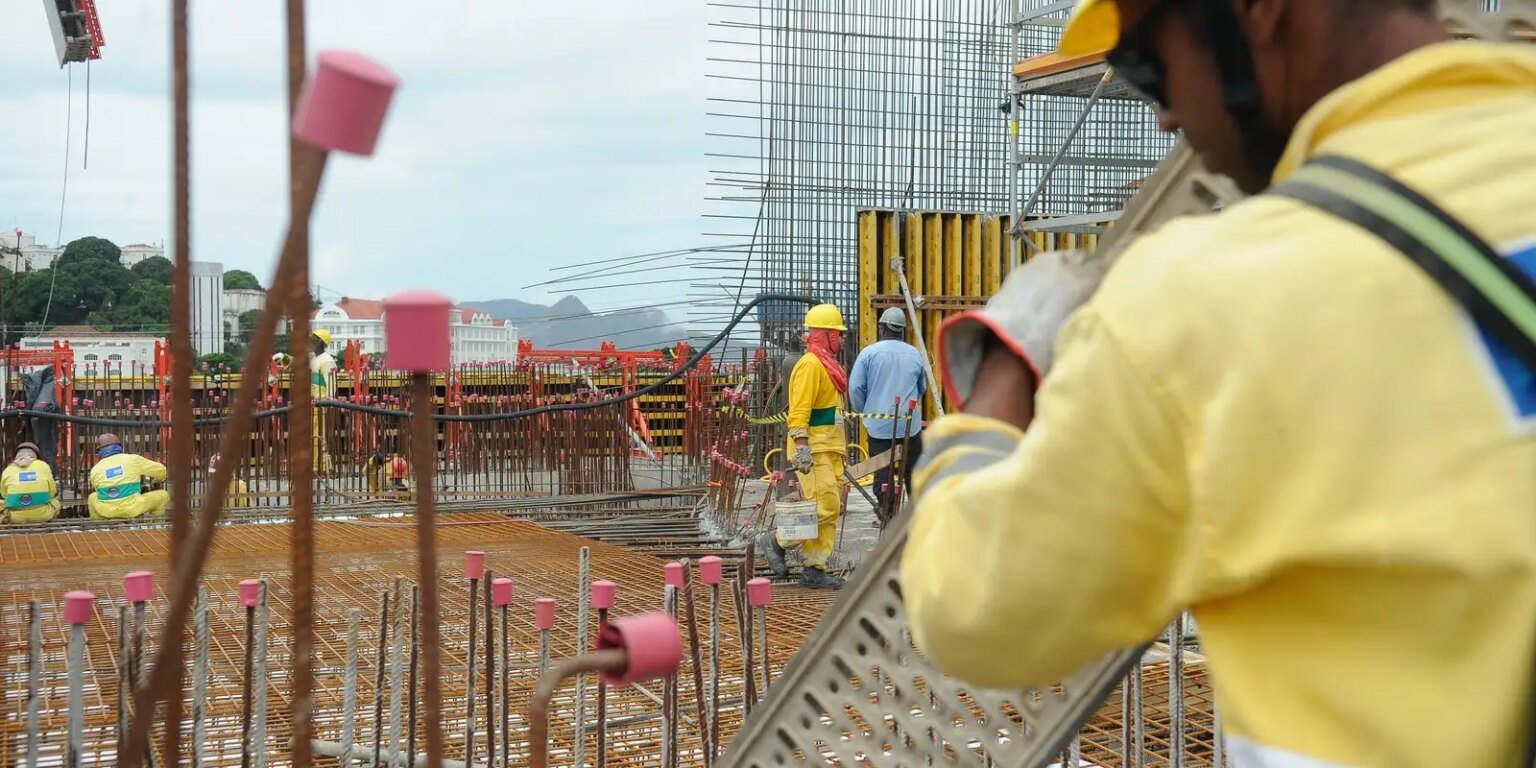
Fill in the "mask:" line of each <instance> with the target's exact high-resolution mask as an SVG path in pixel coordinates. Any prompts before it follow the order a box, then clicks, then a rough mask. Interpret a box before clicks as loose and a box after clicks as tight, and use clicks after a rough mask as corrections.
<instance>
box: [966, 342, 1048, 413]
mask: <svg viewBox="0 0 1536 768" xmlns="http://www.w3.org/2000/svg"><path fill="white" fill-rule="evenodd" d="M1035 386H1036V382H1035V374H1034V372H1033V371H1031V370H1030V369H1029V364H1028V363H1026V362H1024V360H1023V359H1022V358H1020V357H1019V356H1018V355H1016V354H1014V353H1013V352H1012V351H1011V350H1009V349H1008V348H1007V347H1006V346H1004V345H1003V344H1002V343H1001V342H998V343H993V344H991V345H990V349H989V351H988V352H987V355H986V357H985V358H983V359H982V363H981V368H980V369H979V370H978V371H977V374H976V386H975V389H974V390H973V391H972V392H971V399H969V400H967V401H966V402H965V412H966V413H969V414H972V415H975V416H986V417H988V418H992V419H997V420H998V421H1004V422H1007V423H1008V424H1010V425H1012V426H1014V427H1017V428H1019V429H1023V428H1025V427H1026V426H1029V422H1030V420H1031V419H1032V418H1034V415H1035Z"/></svg>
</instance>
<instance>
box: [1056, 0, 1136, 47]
mask: <svg viewBox="0 0 1536 768" xmlns="http://www.w3.org/2000/svg"><path fill="white" fill-rule="evenodd" d="M1119 42H1120V3H1119V2H1117V0H1077V8H1075V9H1073V11H1072V18H1071V19H1069V20H1068V21H1067V26H1066V27H1065V28H1064V29H1062V30H1061V41H1060V42H1059V43H1057V45H1056V51H1057V52H1058V53H1060V54H1061V55H1063V56H1087V55H1090V54H1095V53H1103V52H1105V51H1108V50H1109V49H1111V48H1114V47H1115V46H1116V45H1117V44H1119Z"/></svg>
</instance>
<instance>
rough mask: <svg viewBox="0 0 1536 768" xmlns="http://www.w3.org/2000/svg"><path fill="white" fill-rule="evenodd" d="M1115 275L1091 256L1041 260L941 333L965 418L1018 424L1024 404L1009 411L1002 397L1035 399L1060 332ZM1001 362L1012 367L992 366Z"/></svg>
mask: <svg viewBox="0 0 1536 768" xmlns="http://www.w3.org/2000/svg"><path fill="white" fill-rule="evenodd" d="M1108 268H1109V261H1108V259H1105V258H1103V257H1100V256H1095V255H1093V254H1090V253H1087V252H1085V251H1049V252H1046V253H1042V254H1039V255H1037V256H1035V257H1034V258H1032V259H1030V260H1029V261H1027V262H1025V263H1024V264H1023V265H1022V266H1019V267H1017V268H1015V269H1014V270H1013V272H1011V273H1009V275H1008V279H1007V280H1005V281H1003V286H1002V288H1001V289H1000V290H998V292H997V295H996V296H993V297H992V299H991V300H990V301H988V302H987V305H986V306H985V307H983V308H981V309H979V310H971V311H969V312H966V313H964V314H961V315H959V316H957V317H955V318H953V319H951V320H950V321H948V322H946V323H945V324H944V325H943V327H941V328H940V329H939V345H938V355H939V368H940V369H941V370H942V371H943V373H942V379H943V381H944V387H945V389H946V390H947V391H948V393H949V397H950V400H952V401H954V402H956V403H960V404H961V410H963V411H965V412H966V413H976V414H979V415H991V413H990V411H996V412H997V413H998V415H999V416H998V417H999V418H1004V419H1005V420H1008V421H1012V420H1013V418H1014V417H1016V416H1017V415H1018V414H1019V413H1020V407H1021V404H1020V403H1017V402H1015V403H1013V404H1012V405H1006V406H1005V405H1003V403H1001V402H1000V398H1007V399H1009V400H1014V401H1017V400H1023V401H1025V402H1026V403H1027V402H1030V401H1032V400H1033V395H1034V389H1035V387H1037V386H1039V383H1040V378H1041V377H1043V376H1045V375H1046V373H1048V372H1049V371H1050V369H1051V363H1052V362H1054V360H1055V352H1054V350H1055V346H1056V334H1057V332H1058V331H1060V330H1061V326H1062V325H1063V324H1065V323H1066V321H1067V318H1068V317H1071V316H1072V313H1073V312H1076V311H1077V308H1078V307H1080V306H1082V305H1083V303H1084V302H1086V301H1088V299H1089V298H1090V297H1091V296H1093V292H1094V291H1095V290H1097V289H1098V287H1099V282H1100V281H1101V280H1103V279H1104V273H1105V271H1106V270H1107V269H1108ZM997 357H1005V358H1011V360H1012V363H1013V364H1005V363H1006V362H1007V361H995V360H993V359H992V358H997ZM1024 374H1028V375H1027V376H1025V375H1024ZM993 376H996V377H997V380H996V381H995V382H988V384H987V388H986V389H987V391H986V392H985V393H983V392H982V391H981V386H982V379H983V377H993ZM1026 380H1027V381H1028V382H1029V384H1028V386H1023V383H1024V382H1025V381H1026ZM994 385H995V389H994ZM983 408H986V409H987V410H988V411H989V412H985V413H984V412H983V411H982V409H983ZM1025 421H1026V423H1027V418H1026V420H1025ZM1021 426H1022V425H1021Z"/></svg>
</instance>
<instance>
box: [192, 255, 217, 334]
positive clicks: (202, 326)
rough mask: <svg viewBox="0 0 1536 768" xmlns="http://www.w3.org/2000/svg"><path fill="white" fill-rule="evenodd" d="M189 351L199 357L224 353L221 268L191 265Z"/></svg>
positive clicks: (203, 263) (209, 264) (212, 264)
mask: <svg viewBox="0 0 1536 768" xmlns="http://www.w3.org/2000/svg"><path fill="white" fill-rule="evenodd" d="M192 349H194V350H196V351H197V354H198V357H202V356H203V355H211V354H214V353H216V352H223V351H224V265H223V264H220V263H219V262H216V261H194V262H192Z"/></svg>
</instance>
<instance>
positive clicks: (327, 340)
mask: <svg viewBox="0 0 1536 768" xmlns="http://www.w3.org/2000/svg"><path fill="white" fill-rule="evenodd" d="M309 335H311V336H313V337H315V338H317V339H319V340H320V341H321V342H323V343H324V344H325V345H326V346H327V347H329V346H330V345H331V332H330V331H327V330H326V329H324V328H316V329H315V330H313V331H310V332H309Z"/></svg>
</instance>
